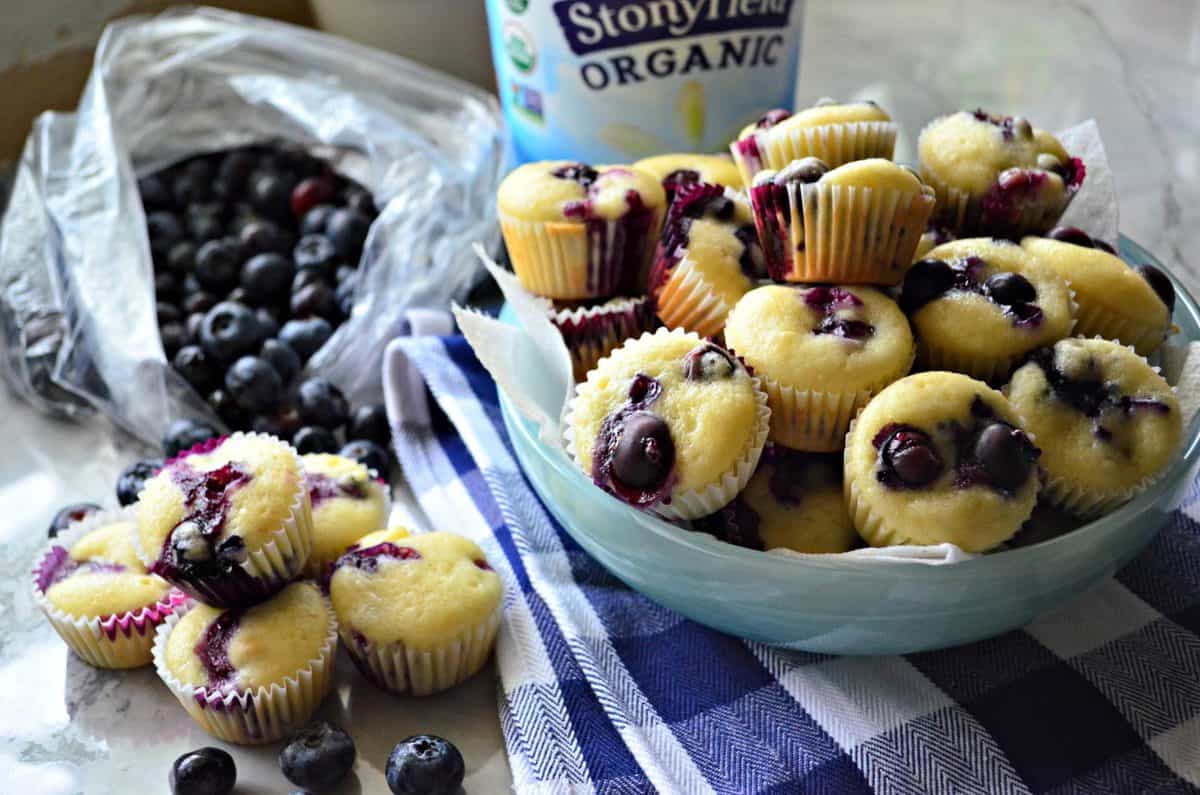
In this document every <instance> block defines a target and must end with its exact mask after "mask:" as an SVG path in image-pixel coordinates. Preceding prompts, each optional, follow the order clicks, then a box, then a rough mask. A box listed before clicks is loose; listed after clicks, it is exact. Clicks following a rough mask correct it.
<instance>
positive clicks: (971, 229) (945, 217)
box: [921, 168, 1078, 240]
mask: <svg viewBox="0 0 1200 795" xmlns="http://www.w3.org/2000/svg"><path fill="white" fill-rule="evenodd" d="M921 179H922V180H924V182H925V184H926V185H929V186H930V187H932V188H933V190H934V192H935V193H937V210H936V212H935V213H934V219H935V220H936V221H937V222H938V224H940V225H942V226H945V227H946V228H948V229H949V230H950V231H951V232H952V233H953V234H954V235H956V236H957V237H960V238H962V237H991V236H995V237H1006V238H1009V239H1012V240H1020V239H1021V238H1022V237H1024V236H1025V235H1038V234H1041V233H1043V232H1046V231H1047V230H1049V229H1051V228H1052V227H1053V226H1054V225H1055V224H1056V223H1058V219H1059V218H1061V217H1062V214H1063V213H1064V212H1066V209H1067V206H1068V205H1070V203H1071V199H1073V198H1075V194H1076V193H1077V192H1078V191H1077V190H1065V191H1064V192H1063V200H1062V201H1061V202H1059V203H1056V204H1050V203H1046V202H1042V203H1029V204H1025V205H1023V206H1022V207H1021V209H1020V212H1019V213H1018V215H1017V216H1016V217H1015V218H1014V219H1013V220H1012V222H1011V223H1008V224H1005V225H1004V226H1003V227H1000V226H998V225H996V224H992V223H988V222H987V221H985V220H984V212H983V197H981V196H975V195H973V194H971V193H968V192H967V191H964V190H961V189H959V188H956V187H953V186H952V185H949V184H948V183H946V182H943V181H942V180H940V179H938V178H937V177H936V176H934V175H933V174H932V173H930V172H929V171H928V170H926V169H924V168H922V169H921Z"/></svg>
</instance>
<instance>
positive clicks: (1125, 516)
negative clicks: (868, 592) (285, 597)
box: [496, 235, 1200, 579]
mask: <svg viewBox="0 0 1200 795" xmlns="http://www.w3.org/2000/svg"><path fill="white" fill-rule="evenodd" d="M1120 252H1121V254H1120V256H1121V258H1122V259H1124V260H1125V261H1126V262H1129V260H1130V259H1137V260H1140V261H1141V262H1145V263H1147V264H1152V265H1155V266H1156V267H1158V268H1159V269H1160V270H1162V271H1163V272H1164V273H1166V274H1167V276H1168V278H1169V279H1170V280H1171V283H1172V284H1173V285H1174V287H1175V295H1176V302H1175V312H1174V314H1176V315H1178V314H1179V313H1183V314H1185V315H1187V316H1189V317H1190V318H1191V320H1192V324H1193V325H1195V326H1196V327H1197V328H1200V304H1197V302H1196V299H1195V298H1194V297H1193V296H1192V295H1191V293H1189V292H1188V290H1187V288H1186V287H1185V286H1184V285H1183V284H1182V282H1181V281H1180V280H1179V279H1178V278H1177V277H1176V276H1175V274H1174V273H1172V272H1171V271H1170V270H1169V269H1168V268H1166V267H1165V266H1164V265H1163V264H1162V263H1161V262H1160V261H1159V260H1158V259H1157V258H1156V257H1155V256H1154V255H1153V254H1151V253H1150V252H1149V251H1147V250H1146V249H1145V248H1143V247H1142V246H1140V245H1139V244H1137V243H1136V242H1134V241H1133V240H1130V239H1129V238H1127V237H1125V236H1124V235H1121V236H1120ZM1189 341H1200V340H1189ZM496 391H497V396H498V398H499V402H500V407H501V412H502V414H503V416H504V420H505V425H506V426H507V428H508V430H509V433H510V434H511V433H517V434H520V435H521V437H522V438H523V441H524V442H525V446H526V447H528V448H530V449H532V450H533V451H535V453H536V454H537V455H538V456H539V457H540V458H542V459H543V460H544V461H545V462H546V463H547V464H548V465H549V466H550V467H551V468H553V470H554V471H555V473H556V474H557V475H558V476H559V477H561V478H565V479H566V481H567V482H568V483H571V484H572V485H577V486H578V487H580V488H586V489H588V490H589V491H590V492H591V496H593V497H595V498H597V499H604V500H611V501H612V502H613V503H614V504H615V506H616V507H618V508H620V509H623V510H624V511H625V512H627V513H628V516H629V519H630V520H632V521H634V522H635V523H637V524H639V525H641V526H642V527H643V528H644V529H646V530H649V531H651V532H653V533H654V534H655V535H656V536H659V537H661V538H663V539H665V540H666V541H668V542H671V543H675V544H678V545H679V546H681V547H684V548H689V549H691V550H692V551H693V552H700V553H702V554H705V555H710V556H712V557H714V558H720V559H721V560H722V561H724V562H726V563H736V564H737V565H741V566H746V567H748V568H752V569H761V570H763V571H764V576H771V575H768V574H765V572H768V571H769V572H771V574H777V575H782V576H787V575H789V574H790V575H793V576H794V575H795V574H797V572H799V571H801V570H803V569H805V568H815V569H821V570H825V571H826V572H829V571H841V572H845V573H854V574H863V573H876V574H878V573H879V571H880V568H879V567H880V566H889V567H902V568H903V570H904V573H905V574H910V573H911V574H914V575H919V574H923V573H927V575H928V576H930V577H937V578H939V579H947V578H955V575H962V576H968V577H977V576H979V575H980V574H981V573H982V572H981V571H980V569H981V568H986V567H993V566H997V565H1000V561H1003V563H1004V564H1007V565H1011V566H1018V567H1019V566H1021V565H1022V564H1024V563H1025V562H1027V561H1029V560H1031V559H1033V558H1035V557H1037V558H1040V557H1043V556H1045V555H1046V554H1047V552H1052V551H1054V550H1055V549H1057V548H1061V547H1067V546H1075V545H1077V544H1079V543H1081V542H1083V541H1084V539H1085V537H1087V536H1094V535H1097V534H1099V533H1102V532H1103V531H1104V530H1106V529H1110V528H1113V527H1115V526H1118V525H1122V524H1124V523H1125V522H1127V521H1129V520H1130V519H1133V518H1134V517H1136V516H1138V515H1140V514H1142V513H1144V512H1145V511H1146V510H1147V509H1149V508H1150V507H1152V506H1153V505H1155V504H1156V503H1157V502H1158V501H1159V500H1160V499H1162V498H1163V497H1164V496H1166V495H1167V494H1169V493H1170V492H1171V491H1173V490H1174V489H1176V488H1177V487H1178V483H1177V481H1178V479H1179V478H1180V476H1182V475H1186V474H1187V473H1188V472H1190V471H1191V469H1192V467H1193V465H1194V464H1195V463H1196V461H1197V460H1200V413H1197V415H1196V416H1193V417H1192V419H1191V421H1190V422H1189V424H1188V426H1187V427H1186V428H1185V429H1184V437H1183V443H1182V444H1181V445H1180V452H1179V453H1177V454H1176V458H1175V460H1174V461H1173V462H1172V463H1171V464H1170V465H1169V466H1168V467H1167V469H1166V470H1165V471H1164V472H1163V473H1162V475H1161V476H1159V477H1158V479H1157V480H1155V481H1154V482H1153V483H1152V484H1151V485H1150V487H1149V488H1147V489H1146V490H1145V491H1144V492H1142V493H1141V494H1138V495H1137V496H1136V497H1134V498H1133V499H1132V500H1130V501H1129V502H1127V503H1125V504H1124V505H1122V506H1121V507H1119V508H1117V509H1116V510H1114V511H1113V512H1112V513H1109V514H1105V515H1104V516H1101V517H1100V518H1098V519H1094V520H1092V521H1090V522H1087V523H1086V524H1083V525H1080V526H1079V527H1076V528H1074V529H1073V530H1069V531H1067V532H1065V533H1061V534H1059V535H1057V536H1055V537H1053V538H1049V539H1046V540H1043V541H1039V542H1037V543H1034V544H1029V545H1028V546H1022V547H1018V548H1015V549H1003V550H998V551H996V552H991V553H987V554H982V555H979V556H977V557H973V558H970V559H968V560H963V561H959V562H956V563H953V564H944V565H930V564H929V563H926V562H923V561H920V560H904V559H881V558H854V557H848V556H847V555H845V554H830V555H818V554H801V553H797V554H794V555H789V554H772V553H770V552H763V551H761V550H756V549H747V548H745V547H739V546H737V545H735V544H730V543H727V542H725V541H721V540H720V539H718V538H716V537H715V536H712V535H709V534H707V533H703V532H698V531H694V530H689V529H687V528H684V527H680V526H678V525H675V524H673V523H671V522H668V521H667V520H666V519H662V518H660V517H658V516H655V515H654V514H651V513H648V512H646V511H641V510H638V509H637V508H634V507H632V506H629V505H626V504H625V503H623V502H621V501H620V500H618V499H617V498H616V497H614V496H612V495H611V494H608V493H606V492H604V491H603V490H601V489H597V488H595V486H594V484H592V482H591V481H590V480H589V479H588V478H587V476H586V475H585V474H584V473H583V472H582V471H580V469H579V468H578V467H576V466H575V464H574V462H572V461H571V460H570V458H569V457H568V456H567V455H566V453H564V452H559V451H552V450H551V449H550V448H548V447H547V446H546V445H545V444H544V443H543V442H542V441H541V440H540V439H538V438H537V436H536V434H535V433H532V432H531V427H530V425H531V423H530V422H529V421H528V420H526V419H525V418H523V417H522V416H521V415H520V414H519V412H517V411H516V408H515V406H514V405H513V403H512V401H511V400H510V398H509V397H508V395H507V394H505V392H504V390H503V389H502V388H501V387H499V385H497V390H496ZM568 529H569V530H575V529H577V528H568ZM589 535H590V534H589ZM1006 567H1007V566H1006Z"/></svg>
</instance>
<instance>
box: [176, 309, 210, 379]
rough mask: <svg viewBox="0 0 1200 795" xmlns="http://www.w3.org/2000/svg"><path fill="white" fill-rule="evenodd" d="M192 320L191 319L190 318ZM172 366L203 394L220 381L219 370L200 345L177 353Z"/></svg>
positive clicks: (186, 347)
mask: <svg viewBox="0 0 1200 795" xmlns="http://www.w3.org/2000/svg"><path fill="white" fill-rule="evenodd" d="M192 317H201V318H203V316H202V315H193V316H192ZM190 320H191V318H189V321H190ZM171 366H172V367H174V368H175V371H176V372H178V373H179V374H180V375H181V376H183V378H184V380H185V381H187V382H188V383H189V384H191V385H192V386H193V387H195V388H196V391H198V392H200V393H201V394H204V393H206V392H208V390H210V389H212V388H213V387H214V386H215V385H216V384H217V381H218V380H219V379H218V373H217V368H216V367H214V366H213V362H212V360H211V359H209V357H208V354H207V353H205V352H204V349H203V348H201V347H200V346H199V345H184V346H183V347H182V348H180V349H179V350H178V351H176V352H175V356H174V357H173V358H172V360H171Z"/></svg>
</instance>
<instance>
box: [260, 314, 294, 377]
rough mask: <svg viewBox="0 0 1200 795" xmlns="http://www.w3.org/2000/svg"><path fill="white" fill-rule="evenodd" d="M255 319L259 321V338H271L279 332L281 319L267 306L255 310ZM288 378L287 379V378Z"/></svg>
mask: <svg viewBox="0 0 1200 795" xmlns="http://www.w3.org/2000/svg"><path fill="white" fill-rule="evenodd" d="M254 321H255V322H256V323H258V338H259V339H260V340H269V339H272V338H273V337H275V336H276V335H277V334H279V321H278V320H276V319H275V315H274V314H272V312H271V310H269V309H267V308H266V307H262V306H260V307H259V308H258V309H255V310H254ZM285 380H286V379H285Z"/></svg>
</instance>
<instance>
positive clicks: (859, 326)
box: [803, 287, 875, 342]
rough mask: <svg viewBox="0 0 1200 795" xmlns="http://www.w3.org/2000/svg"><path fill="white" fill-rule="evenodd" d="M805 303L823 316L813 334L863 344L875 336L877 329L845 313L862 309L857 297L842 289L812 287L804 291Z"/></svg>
mask: <svg viewBox="0 0 1200 795" xmlns="http://www.w3.org/2000/svg"><path fill="white" fill-rule="evenodd" d="M803 296H804V303H805V305H806V306H808V307H809V308H810V309H812V310H814V311H816V312H818V313H820V314H821V320H820V322H819V323H818V324H817V325H816V327H814V328H813V332H812V333H813V334H830V335H832V336H834V337H839V338H841V339H844V340H847V341H849V342H862V341H863V340H865V339H867V338H868V337H870V336H872V335H874V333H875V327H874V326H872V325H871V324H870V323H867V322H866V321H864V320H858V319H856V318H851V317H846V316H845V313H846V312H849V311H853V310H855V309H858V308H860V307H862V305H863V302H862V299H860V298H859V297H858V296H857V295H855V294H854V293H852V292H850V291H849V290H845V289H842V288H841V287H812V288H809V289H808V290H805V291H803Z"/></svg>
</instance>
